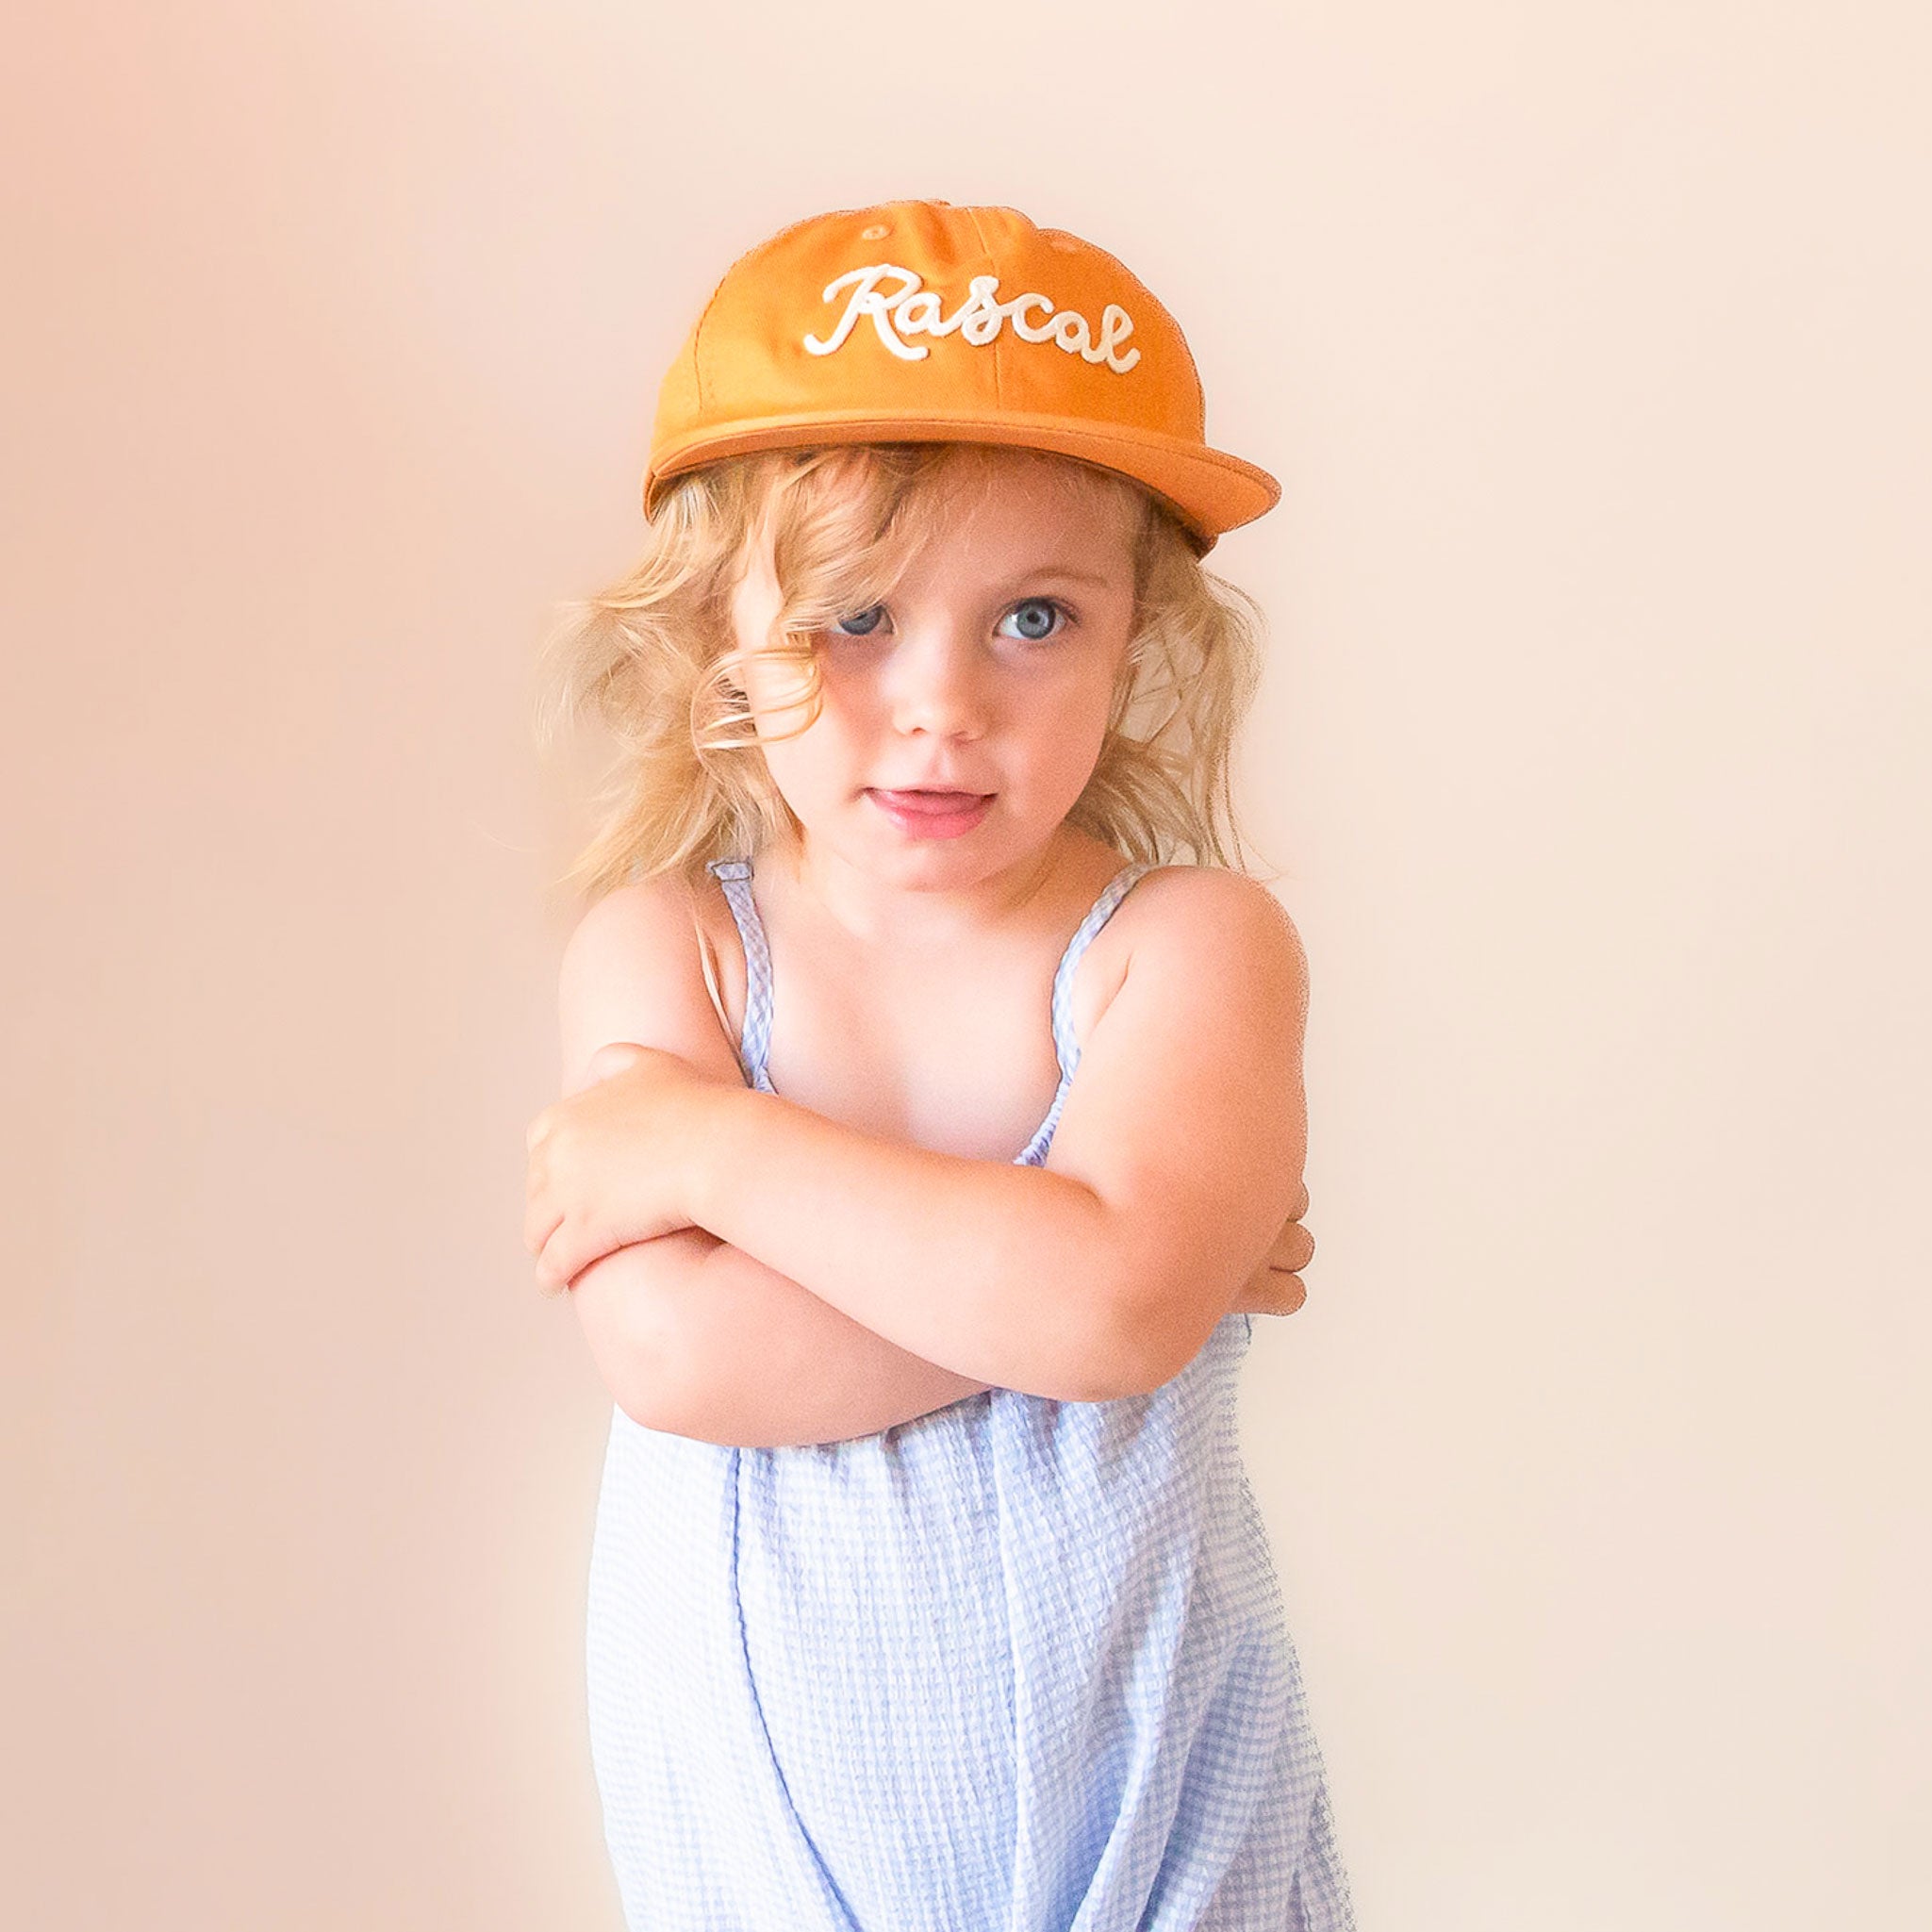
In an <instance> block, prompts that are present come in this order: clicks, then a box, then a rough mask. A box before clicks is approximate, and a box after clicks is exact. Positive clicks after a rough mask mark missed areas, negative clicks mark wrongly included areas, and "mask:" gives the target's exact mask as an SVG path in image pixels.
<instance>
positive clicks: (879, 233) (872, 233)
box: [859, 222, 892, 241]
mask: <svg viewBox="0 0 1932 1932" xmlns="http://www.w3.org/2000/svg"><path fill="white" fill-rule="evenodd" d="M891 233H892V229H891V228H890V226H889V225H888V224H887V223H884V222H874V223H872V225H871V226H870V227H869V228H861V229H860V230H859V239H860V240H861V241H877V240H879V239H882V238H883V237H884V236H887V235H890V234H891Z"/></svg>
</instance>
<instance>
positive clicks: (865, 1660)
mask: <svg viewBox="0 0 1932 1932" xmlns="http://www.w3.org/2000/svg"><path fill="white" fill-rule="evenodd" d="M1202 422H1203V418H1202V403H1201V392H1200V388H1199V385H1198V381H1197V377H1196V374H1195V371H1194V365H1193V362H1192V360H1191V358H1190V357H1189V355H1188V353H1187V348H1186V344H1185V342H1184V341H1183V339H1182V338H1181V332H1180V330H1179V328H1178V327H1177V326H1176V324H1175V322H1174V321H1173V320H1172V318H1171V317H1170V316H1169V315H1168V314H1167V313H1166V311H1165V310H1164V309H1163V308H1162V306H1161V305H1159V304H1158V303H1157V302H1156V301H1155V300H1154V298H1153V297H1152V296H1151V295H1150V294H1149V293H1148V290H1147V289H1145V288H1144V287H1143V286H1142V285H1141V283H1140V282H1139V281H1137V280H1136V279H1135V278H1134V277H1133V276H1132V275H1131V273H1129V272H1128V271H1127V270H1126V269H1125V268H1124V267H1123V266H1122V265H1121V264H1120V263H1119V262H1118V261H1116V260H1115V258H1114V257H1113V256H1109V255H1107V254H1105V253H1103V252H1102V251H1101V250H1099V249H1098V248H1095V247H1093V246H1092V245H1090V244H1089V243H1087V242H1084V241H1082V240H1081V239H1078V238H1077V237H1075V236H1072V235H1069V234H1066V233H1065V232H1063V231H1059V230H1054V229H1041V228H1037V227H1035V226H1034V225H1033V223H1031V222H1030V221H1028V220H1027V218H1026V217H1025V216H1023V215H1021V214H1019V213H1017V212H1016V210H1014V209H1011V208H996V207H955V206H951V205H949V204H948V203H945V202H933V201H924V202H919V201H914V202H895V203H890V204H887V205H884V206H877V207H870V208H864V209H857V210H845V211H839V212H836V213H834V214H829V215H824V216H819V217H816V218H813V219H811V220H808V221H804V222H801V223H796V224H794V225H793V226H791V227H789V228H786V229H784V230H783V231H782V232H781V233H780V234H778V235H777V236H775V237H773V238H772V239H770V240H768V241H767V242H765V243H764V244H762V245H761V246H760V247H758V248H756V249H754V250H752V251H751V253H750V254H749V255H747V256H743V257H741V258H740V259H739V260H738V261H737V262H736V263H735V264H734V265H733V267H732V268H731V269H730V271H729V272H727V273H726V275H725V277H724V279H723V281H722V282H721V283H720V284H719V285H718V289H717V291H716V292H715V293H714V295H713V297H712V299H711V301H710V303H709V305H707V307H706V308H705V310H704V312H703V314H702V317H701V318H700V320H699V322H698V323H697V326H696V327H695V329H694V330H693V331H692V334H691V336H690V338H689V339H688V341H687V342H686V344H685V349H684V351H683V353H682V354H681V355H680V356H679V358H678V361H677V362H676V364H675V365H674V366H673V368H672V369H671V371H670V372H669V375H668V376H667V377H666V379H665V382H664V386H663V388H662V391H661V394H660V399H659V406H658V412H657V419H656V423H655V427H654V431H653V436H652V453H651V461H650V468H649V470H648V471H647V473H646V477H645V492H644V506H645V512H646V516H647V518H648V519H649V520H650V537H649V544H648V550H647V554H646V556H645V558H644V561H643V562H642V563H641V564H640V565H639V566H638V567H637V569H636V570H635V571H634V572H633V573H632V574H631V575H630V576H629V577H628V578H626V579H625V580H624V581H623V582H622V583H621V584H620V585H619V586H616V587H615V588H614V589H613V590H611V591H610V592H608V593H607V594H606V595H604V596H603V598H601V599H598V600H595V601H594V602H593V603H591V604H590V605H588V606H587V607H582V608H585V609H586V620H585V621H583V622H581V623H579V624H577V625H576V626H574V627H573V628H572V629H571V630H570V632H568V633H567V634H566V635H565V636H564V639H563V647H564V664H563V670H562V674H561V676H560V679H559V683H558V686H557V689H558V692H559V695H560V698H561V700H562V701H563V703H564V705H567V706H568V707H570V708H577V707H583V706H586V705H589V706H594V707H595V708H596V709H597V710H598V711H599V712H600V713H601V715H602V717H603V719H604V720H605V721H606V722H607V723H608V724H609V725H610V726H611V727H612V728H613V729H614V730H615V732H616V734H617V735H618V738H619V742H620V745H621V747H622V751H623V758H622V762H621V765H620V768H619V769H620V780H621V788H620V790H619V792H618V793H617V795H616V796H615V798H614V799H613V801H612V809H611V811H610V814H609V817H608V820H607V822H606V823H605V824H604V826H603V830H602V832H601V834H600V835H599V836H598V838H597V839H596V840H595V842H594V843H593V844H592V845H591V847H590V848H589V850H587V851H586V853H585V854H584V856H583V857H582V858H581V859H580V860H579V861H578V864H577V867H575V869H574V871H573V873H572V874H571V875H570V876H571V877H572V878H573V879H576V880H579V881H582V882H583V883H586V885H587V886H588V887H589V889H590V890H591V892H592V894H593V903H592V904H591V906H590V909H589V911H588V912H587V913H586V915H585V916H584V917H583V919H582V921H581V923H580V924H579V925H578V927H577V929H576V931H575V932H574V933H573V934H572V936H571V938H570V944H569V946H568V948H567V949H566V953H565V958H564V964H563V970H562V1017H563V1034H564V1057H565V1088H566V1098H564V1099H562V1100H561V1101H559V1102H558V1103H556V1104H555V1105H553V1106H552V1107H549V1108H547V1109H546V1110H545V1111H544V1112H543V1113H542V1114H540V1115H538V1116H537V1120H536V1121H535V1122H534V1123H533V1124H532V1127H531V1131H530V1137H529V1148H530V1173H529V1194H528V1201H529V1209H528V1221H527V1224H526V1230H525V1233H526V1242H527V1245H528V1246H529V1247H530V1249H531V1251H532V1252H533V1253H534V1254H536V1255H537V1257H538V1263H537V1279H538V1281H539V1283H540V1284H542V1285H543V1286H545V1287H546V1288H550V1289H560V1288H563V1287H566V1286H568V1287H569V1288H570V1290H571V1291H572V1292H573V1299H574V1302H575V1305H576V1308H577V1311H578V1313H579V1315H580V1317H581V1319H582V1321H583V1324H584V1327H585V1331H586V1335H587V1337H588V1339H589V1342H590V1346H591V1348H592V1351H593V1353H594V1355H595V1358H596V1361H597V1364H598V1367H599V1369H600V1371H601V1373H602V1374H603V1378H604V1379H605V1380H606V1382H607V1383H608V1384H609V1386H610V1389H611V1391H612V1393H613V1395H614V1396H615V1398H616V1402H617V1407H616V1409H615V1411H614V1412H613V1415H612V1418H611V1434H610V1441H609V1446H608V1451H607V1455H606V1459H605V1463H604V1470H603V1488H602V1491H601V1494H600V1498H599V1505H598V1511H597V1526H596V1538H595V1548H594V1552H593V1556H592V1560H591V1569H590V1579H589V1592H590V1602H589V1629H588V1655H587V1680H588V1690H589V1697H590V1712H589V1715H590V1727H591V1742H592V1746H593V1758H594V1762H595V1768H596V1774H597V1778H598V1783H599V1788H600V1791H601V1793H602V1798H603V1813H604V1827H605V1835H606V1840H607V1842H608V1844H609V1848H610V1853H611V1857H612V1859H613V1861H614V1864H615V1868H616V1872H617V1877H618V1882H619V1891H620V1893H621V1896H622V1901H623V1907H624V1911H625V1915H626V1919H627V1921H628V1923H629V1924H630V1925H631V1926H632V1927H633V1928H635V1932H684V1928H689V1932H700V1928H703V1932H727V1928H729V1932H740V1928H742V1932H926V1928H930V1932H996V1928H998V1932H1136V1928H1140V1932H1181V1928H1182V1927H1191V1928H1214V1932H1288V1928H1322V1932H1331V1928H1338V1927H1346V1926H1349V1925H1351V1924H1352V1917H1351V1912H1350V1907H1349V1901H1348V1893H1347V1886H1346V1878H1345V1875H1344V1872H1343V1868H1342V1865H1341V1863H1340V1860H1339V1858H1338V1856H1337V1851H1336V1846H1335V1842H1334V1837H1333V1832H1332V1827H1331V1824H1330V1818H1329V1803H1328V1796H1327V1790H1326V1785H1325V1780H1324V1775H1323V1766H1322V1759H1321V1755H1320V1752H1319V1750H1318V1748H1317V1745H1316V1742H1315V1739H1314V1735H1313V1730H1312V1728H1311V1726H1310V1721H1309V1711H1308V1707H1307V1702H1306V1699H1305V1696H1304V1693H1303V1688H1302V1684H1301V1679H1300V1673H1299V1668H1298V1664H1297V1661H1296V1653H1295V1649H1294V1646H1293V1644H1292V1643H1291V1641H1290V1639H1289V1635H1288V1631H1287V1628H1286V1625H1285V1622H1284V1618H1283V1611H1282V1603H1281V1598H1280V1590H1279V1587H1278V1583H1277V1579H1276V1576H1275V1573H1274V1570H1273V1567H1272V1563H1271V1561H1270V1558H1269V1554H1268V1550H1267V1546H1266V1542H1265V1537H1264V1534H1263V1527H1262V1524H1261V1521H1260V1518H1259V1515H1258V1513H1257V1511H1256V1509H1255V1506H1254V1502H1253V1498H1252V1495H1251V1493H1250V1491H1249V1488H1248V1484H1247V1476H1246V1473H1245V1471H1244V1469H1243V1467H1242V1463H1241V1459H1240V1453H1239V1448H1238V1443H1237V1433H1236V1416H1235V1406H1234V1405H1235V1390H1236V1376H1237V1371H1238V1369H1239V1365H1240V1361H1241V1357H1242V1354H1243V1352H1244V1350H1245V1348H1246V1346H1247V1341H1248V1339H1249V1335H1250V1332H1251V1328H1252V1323H1251V1321H1250V1319H1249V1315H1250V1314H1251V1313H1254V1312H1262V1311H1271V1310H1272V1311H1284V1310H1292V1309H1293V1308H1294V1307H1295V1306H1296V1305H1297V1304H1298V1301H1299V1286H1300V1284H1299V1281H1298V1280H1297V1279H1296V1275H1295V1273H1294V1271H1295V1270H1296V1269H1298V1268H1300V1267H1302V1266H1304V1265H1305V1264H1306V1263H1307V1260H1308V1258H1309V1255H1310V1254H1311V1252H1312V1244H1311V1243H1309V1241H1308V1239H1307V1237H1306V1235H1305V1233H1304V1232H1303V1231H1302V1230H1301V1229H1300V1227H1299V1216H1300V1215H1301V1214H1302V1213H1303V1212H1304V1210H1305V1206H1306V1198H1307V1197H1306V1193H1305V1190H1304V1188H1303V1185H1302V1180H1301V1171H1302V1164H1303V1155H1304V1148H1305V1131H1304V1099H1303V1088H1302V1079H1301V1068H1300V1043H1301V1036H1302V1031H1303V1022H1304V1016H1305V1010H1306V1009H1305V997H1306V996H1305V984H1306V982H1305V971H1304V966H1303V960H1302V954H1301V949H1300V946H1299V942H1298V940H1297V939H1296V934H1295V932H1294V928H1293V927H1292V925H1291V924H1290V923H1289V921H1288V920H1287V918H1286V916H1284V915H1283V914H1282V912H1281V911H1280V907H1279V905H1278V904H1277V903H1276V901H1275V900H1274V898H1273V897H1272V895H1271V894H1270V893H1268V892H1267V890H1266V889H1265V888H1264V887H1263V886H1262V885H1261V884H1259V883H1256V882H1254V881H1253V880H1251V879H1249V878H1248V877H1247V875H1246V874H1245V873H1244V872H1242V871H1239V870H1236V869H1231V868H1230V867H1227V866H1226V865H1225V864H1223V863H1221V861H1222V859H1223V857H1224V852H1223V848H1222V845H1221V842H1220V835H1219V832H1218V830H1217V825H1216V817H1217V814H1218V816H1219V817H1230V829H1231V816H1230V814H1229V812H1228V803H1227V766H1228V756H1229V748H1230V738H1231V735H1232V732H1233V729H1234V727H1235V725H1236V724H1237V722H1238V721H1239V718H1240V717H1241V715H1242V713H1243V711H1244V710H1245V709H1246V706H1247V702H1248V700H1249V698H1250V697H1251V695H1252V692H1253V687H1254V683H1255V679H1256V676H1257V654H1256V653H1257V646H1256V636H1257V630H1256V626H1255V624H1254V622H1253V620H1252V617H1251V616H1250V613H1251V611H1252V608H1253V607H1252V605H1251V603H1249V602H1248V601H1247V600H1246V599H1245V598H1244V597H1243V596H1242V594H1241V593H1239V592H1236V591H1233V590H1231V588H1230V586H1226V585H1224V584H1222V583H1221V582H1220V580H1218V579H1214V578H1212V577H1210V576H1209V575H1208V574H1207V573H1206V572H1205V571H1204V570H1203V569H1202V568H1201V559H1202V557H1204V556H1205V555H1206V554H1207V553H1208V551H1209V550H1210V549H1211V548H1212V547H1213V545H1214V540H1215V538H1216V537H1218V536H1219V534H1220V533H1221V532H1222V531H1225V530H1228V529H1231V528H1233V527H1234V526H1236V525H1238V524H1240V523H1244V522H1247V521H1249V520H1252V519H1253V518H1255V517H1257V516H1259V515H1261V514H1262V513H1263V511H1264V510H1266V509H1268V508H1269V507H1270V506H1271V505H1272V504H1274V502H1275V501H1276V499H1277V497H1278V495H1279V488H1278V487H1277V485H1276V484H1275V482H1274V480H1273V479H1272V478H1271V477H1269V476H1268V475H1267V474H1266V473H1265V472H1264V471H1260V470H1257V469H1255V468H1254V467H1253V466H1252V465H1250V464H1247V463H1244V462H1242V461H1240V460H1238V459H1237V458H1235V457H1233V456H1230V455H1227V454H1222V453H1221V452H1219V451H1216V450H1213V449H1211V448H1209V447H1208V446H1207V445H1206V443H1205V442H1204V440H1203V429H1202ZM560 708H561V707H560ZM1236 843H1237V846H1238V837H1237V840H1236ZM1182 849H1184V850H1188V851H1190V852H1192V853H1193V854H1194V856H1193V859H1192V860H1191V861H1190V862H1186V863H1181V862H1177V861H1176V860H1175V859H1174V858H1173V857H1172V854H1173V853H1174V852H1175V851H1177V850H1182ZM1076 1072H1077V1073H1078V1077H1077V1078H1076ZM781 1096H783V1098H781ZM1284 1217H1285V1225H1284ZM1271 1265H1272V1266H1273V1267H1274V1268H1275V1269H1277V1270H1280V1272H1279V1273H1277V1274H1275V1275H1273V1277H1272V1278H1271V1276H1270V1273H1269V1269H1270V1266H1271ZM1271 1279H1272V1280H1273V1281H1275V1282H1279V1283H1281V1284H1282V1290H1292V1292H1281V1291H1278V1290H1276V1289H1273V1288H1271V1286H1270V1285H1269V1284H1270V1281H1271Z"/></svg>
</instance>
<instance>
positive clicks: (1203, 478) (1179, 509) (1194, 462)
mask: <svg viewBox="0 0 1932 1932" xmlns="http://www.w3.org/2000/svg"><path fill="white" fill-rule="evenodd" d="M883 442H970V443H999V444H1002V445H1004V446H1005V447H1007V448H1010V449H1031V450H1045V451H1048V452H1049V453H1051V454H1054V455H1061V456H1078V457H1081V458H1082V460H1084V461H1086V462H1089V463H1096V464H1098V466H1099V467H1100V468H1101V469H1103V470H1114V471H1119V472H1120V474H1122V475H1124V476H1131V478H1132V479H1133V480H1134V481H1135V482H1136V483H1139V484H1141V485H1143V486H1145V487H1147V488H1148V489H1150V490H1152V491H1153V492H1154V494H1155V495H1156V496H1158V497H1160V498H1162V499H1163V501H1164V502H1165V503H1166V504H1168V506H1169V507H1170V508H1171V509H1172V510H1173V512H1174V514H1175V516H1176V517H1178V518H1179V519H1180V520H1181V522H1182V523H1183V524H1184V525H1185V526H1186V528H1187V530H1188V533H1189V535H1190V536H1191V537H1193V538H1194V540H1195V543H1196V547H1197V551H1198V553H1199V554H1200V555H1202V556H1205V555H1206V554H1207V553H1208V552H1209V551H1211V550H1212V549H1213V548H1214V541H1215V539H1216V538H1217V537H1222V536H1225V535H1226V534H1227V533H1228V532H1229V531H1230V530H1238V529H1239V528H1240V527H1241V526H1242V524H1244V523H1251V522H1253V521H1254V520H1255V519H1256V518H1257V517H1260V516H1263V515H1265V514H1266V513H1267V512H1268V511H1269V510H1271V509H1273V508H1274V506H1275V505H1276V504H1278V503H1279V502H1280V499H1281V486H1280V484H1279V483H1278V482H1276V480H1275V479H1274V478H1273V477H1272V476H1270V475H1269V474H1268V472H1267V471H1265V470H1263V469H1260V468H1258V467H1257V466H1256V465H1255V464H1253V463H1247V462H1244V461H1243V460H1242V459H1241V458H1240V457H1239V456H1230V455H1229V454H1227V452H1226V451H1224V450H1212V449H1209V448H1208V447H1207V446H1206V445H1205V444H1202V443H1197V442H1190V441H1187V440H1185V439H1183V438H1180V437H1173V436H1167V435H1165V434H1164V433H1163V432H1161V431H1159V430H1152V429H1145V430H1144V429H1129V428H1126V427H1124V426H1123V427H1120V428H1117V429H1107V428H1098V427H1096V425H1095V424H1094V423H1092V422H1091V421H1085V420H1082V419H1079V418H1071V417H1065V416H1002V417H1001V418H999V421H994V422H989V421H984V420H982V419H972V418H965V417H957V416H947V415H943V414H941V415H930V416H924V415H921V416H908V415H904V414H894V415H889V416H884V415H880V414H878V413H876V412H874V411H869V410H862V409H845V410H825V411H818V412H814V413H813V414H810V415H792V416H764V417H753V418H751V419H750V420H749V421H739V422H734V423H733V424H732V425H731V427H730V428H729V429H724V430H719V431H718V432H716V433H713V432H709V431H699V432H697V433H695V434H693V435H689V436H685V437H683V438H679V439H678V440H677V441H675V442H673V443H670V444H669V445H667V446H666V448H665V449H663V450H662V451H659V452H657V453H656V454H654V455H653V457H652V463H651V467H650V468H649V469H648V470H647V471H645V476H644V514H645V516H646V518H650V517H652V516H654V515H655V513H656V510H657V505H658V504H659V502H660V501H662V498H663V493H664V486H665V485H666V484H668V483H669V481H670V480H671V479H672V478H673V477H675V476H681V475H683V474H684V473H685V471H689V470H696V469H698V468H699V467H700V466H701V465H702V464H705V463H710V462H715V461H717V460H718V458H720V457H724V456H743V455H749V454H751V453H752V452H753V451H757V450H782V449H789V448H794V447H803V446H806V445H809V444H814V443H883Z"/></svg>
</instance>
